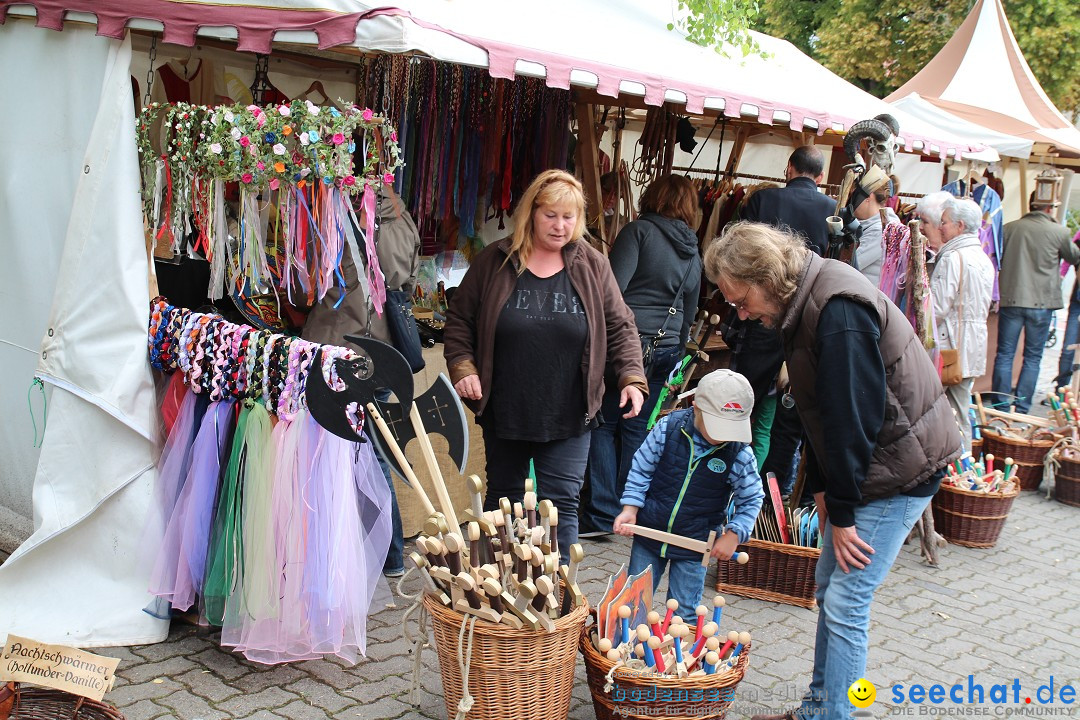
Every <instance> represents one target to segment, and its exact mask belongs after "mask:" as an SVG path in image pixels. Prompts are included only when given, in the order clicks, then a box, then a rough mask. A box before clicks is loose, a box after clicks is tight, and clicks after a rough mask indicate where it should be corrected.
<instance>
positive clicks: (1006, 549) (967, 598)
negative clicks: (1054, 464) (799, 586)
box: [100, 492, 1080, 720]
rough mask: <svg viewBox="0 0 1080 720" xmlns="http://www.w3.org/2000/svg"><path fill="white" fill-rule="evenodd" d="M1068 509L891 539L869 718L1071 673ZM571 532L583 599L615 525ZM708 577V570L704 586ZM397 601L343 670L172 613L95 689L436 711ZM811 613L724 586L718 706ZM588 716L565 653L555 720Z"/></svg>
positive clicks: (741, 704) (1074, 631) (1075, 577)
mask: <svg viewBox="0 0 1080 720" xmlns="http://www.w3.org/2000/svg"><path fill="white" fill-rule="evenodd" d="M1078 521H1080V509H1077V508H1073V507H1068V506H1065V505H1062V504H1060V503H1057V502H1054V501H1049V500H1046V499H1045V497H1044V496H1043V494H1042V493H1034V492H1024V493H1023V494H1022V495H1021V496H1020V497H1019V498H1017V500H1016V502H1015V504H1014V506H1013V509H1012V512H1011V514H1010V515H1009V519H1008V522H1007V524H1006V527H1005V530H1004V532H1003V533H1002V538H1001V541H1000V542H999V544H998V547H997V548H995V549H990V550H983V549H970V548H964V547H959V546H956V545H950V546H948V547H947V548H944V549H943V550H942V553H941V565H940V567H938V568H930V567H928V566H926V565H924V564H923V563H922V561H921V560H920V558H919V554H918V549H917V547H916V545H915V544H914V543H913V544H910V545H907V546H906V547H905V548H904V549H903V550H902V551H901V556H900V558H899V559H898V561H897V563H896V565H895V567H894V568H893V571H892V573H891V574H890V575H889V578H888V580H887V581H886V583H885V584H884V586H883V587H882V588H881V589H880V591H879V592H878V595H877V600H876V602H875V604H874V608H873V619H872V625H871V630H870V645H871V651H870V658H869V665H868V668H867V673H866V674H867V677H868V679H870V681H871V682H873V683H875V684H876V685H877V687H878V693H879V695H878V696H879V701H878V703H877V704H876V705H875V706H874V709H876V710H877V714H885V711H884V710H883V709H882V706H883V705H887V704H888V701H889V699H890V697H891V694H892V693H891V691H890V690H889V687H890V686H892V685H893V684H896V683H903V684H904V685H905V687H907V686H910V685H911V684H912V683H922V684H923V685H926V686H929V685H932V684H933V683H942V684H945V685H946V686H948V685H951V684H953V683H955V682H966V676H967V675H969V674H972V675H974V676H975V682H977V683H980V684H982V685H983V686H984V687H985V688H986V690H987V692H989V689H990V686H991V685H993V684H994V683H1005V684H1011V683H1012V681H1013V679H1014V678H1016V679H1019V681H1020V683H1021V686H1022V687H1023V688H1024V691H1025V692H1027V693H1028V694H1033V693H1034V692H1035V690H1036V688H1037V686H1039V685H1041V684H1045V683H1048V682H1049V681H1050V676H1051V675H1053V676H1054V679H1055V683H1056V686H1057V687H1058V688H1060V686H1061V685H1063V684H1065V683H1071V684H1072V685H1073V686H1074V687H1075V686H1077V685H1080V682H1078V681H1080V610H1078V609H1077V606H1076V597H1075V593H1076V591H1077V589H1078V586H1080V582H1078V581H1080V560H1078V558H1077V549H1078V546H1080V543H1078V541H1077V527H1078V525H1080V522H1078ZM583 544H584V545H585V548H586V552H587V554H588V556H587V558H586V560H585V563H584V564H583V565H582V568H581V572H580V579H581V580H582V581H583V589H584V590H585V592H586V595H587V597H589V598H590V599H591V600H592V601H594V602H595V601H596V600H598V599H599V595H600V593H601V592H602V591H603V586H604V584H605V583H606V581H607V578H608V576H609V575H610V574H611V573H613V572H615V571H617V570H618V568H619V566H620V565H621V564H622V563H624V562H626V561H627V559H628V555H629V544H628V542H627V541H626V540H625V539H623V538H615V537H610V538H603V539H599V540H596V541H588V540H586V541H583ZM713 572H715V571H713ZM713 582H714V576H713V574H712V572H711V573H710V578H709V585H708V587H711V586H712V583H713ZM663 589H664V588H663V586H662V587H661V592H663ZM657 604H659V601H658V602H657ZM407 605H408V603H407V602H406V601H404V600H399V601H398V604H397V607H395V608H389V609H385V610H382V611H381V612H379V613H378V614H376V615H374V616H373V617H371V618H370V621H369V625H368V630H369V632H368V637H369V645H368V657H367V658H366V659H363V660H361V662H359V663H358V664H356V665H355V666H348V665H347V664H346V663H343V662H340V661H337V660H318V661H309V662H301V663H295V664H290V665H282V666H276V667H265V666H259V665H256V664H254V663H251V662H248V661H246V660H244V659H243V658H242V657H240V656H238V655H235V654H233V653H229V652H226V651H224V650H222V649H221V648H220V647H219V646H218V645H217V643H216V642H215V638H214V637H213V636H208V635H207V634H206V632H205V631H202V630H199V629H197V628H195V627H192V626H190V625H186V624H182V623H180V622H174V624H173V627H172V632H171V633H170V635H169V638H168V640H167V641H166V642H163V643H159V644H156V645H148V646H142V647H131V648H111V649H105V650H101V651H100V652H102V653H103V654H107V655H111V656H113V657H118V658H120V659H121V661H122V662H121V664H120V667H119V671H118V674H119V680H118V682H117V685H116V687H115V688H114V690H113V691H112V692H110V693H109V694H108V695H107V696H106V699H107V700H109V701H111V702H112V703H114V704H115V705H117V706H118V707H120V708H121V710H122V711H123V713H124V715H125V716H126V717H127V718H128V719H129V720H149V719H150V718H159V717H176V718H183V719H184V720H218V719H221V718H237V719H240V718H251V719H252V720H274V719H276V718H289V719H292V720H309V719H310V720H315V719H316V718H340V719H342V720H345V719H348V720H355V719H358V718H387V719H389V718H445V717H446V709H445V706H444V703H443V699H442V696H441V689H442V684H441V681H440V679H439V666H438V659H437V657H436V654H435V650H434V648H433V647H430V646H429V647H428V648H426V649H425V650H423V652H422V653H421V658H420V662H421V665H420V677H421V682H420V687H419V689H418V690H417V701H418V704H417V705H415V706H414V705H413V704H411V703H410V701H409V693H410V689H411V688H412V672H413V665H414V662H413V656H412V655H411V654H410V649H409V646H408V645H407V643H405V642H404V641H403V640H402V618H403V616H404V614H405V610H406V608H407ZM816 617H817V613H816V610H807V609H803V608H798V607H793V606H788V605H779V604H774V603H768V602H762V601H758V600H751V599H747V598H740V597H736V596H732V595H729V596H728V606H727V608H726V609H725V612H724V623H723V624H724V627H725V629H728V630H730V629H740V630H749V631H751V632H752V633H753V636H754V644H753V653H752V655H751V661H750V668H749V670H748V672H747V675H746V677H745V679H744V680H743V682H742V683H741V684H740V686H739V688H738V697H737V699H736V705H735V708H734V712H732V713H731V714H730V715H729V717H745V716H747V715H749V714H750V713H751V712H754V711H758V710H760V709H762V708H764V709H770V710H771V709H778V708H782V707H784V706H785V705H786V704H790V700H791V699H792V698H794V697H797V695H798V694H800V693H801V692H802V691H803V690H804V689H805V686H806V683H807V682H808V681H809V674H810V669H811V662H812V656H813V639H814V627H815V623H816ZM965 687H966V686H965ZM1010 692H1011V691H1010ZM1023 697H1024V696H1023V695H1021V703H1023ZM1013 707H1014V708H1015V709H1017V710H1019V711H1020V712H1026V711H1025V709H1024V708H1023V707H1021V706H1013ZM1059 707H1062V706H1060V705H1059ZM1075 708H1076V706H1075V705H1074V706H1072V709H1070V710H1069V711H1068V712H1073V713H1075ZM923 709H926V707H925V706H924V707H923ZM990 712H991V714H993V712H994V711H993V710H991V711H990ZM916 714H918V712H917V711H916ZM593 717H594V713H593V708H592V703H591V699H590V696H589V689H588V685H587V684H586V682H585V671H584V667H583V665H582V662H581V660H580V658H578V659H577V682H576V684H575V687H574V692H573V699H572V701H571V705H570V718H574V719H575V720H584V719H586V718H590V719H591V718H593ZM508 720H510V719H508Z"/></svg>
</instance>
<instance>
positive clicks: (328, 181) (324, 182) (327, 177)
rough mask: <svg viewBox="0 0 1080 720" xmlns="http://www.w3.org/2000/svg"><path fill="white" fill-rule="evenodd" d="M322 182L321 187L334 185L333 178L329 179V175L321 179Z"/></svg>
mask: <svg viewBox="0 0 1080 720" xmlns="http://www.w3.org/2000/svg"><path fill="white" fill-rule="evenodd" d="M322 181H323V185H333V184H334V178H332V177H330V176H329V175H326V176H325V177H323V179H322Z"/></svg>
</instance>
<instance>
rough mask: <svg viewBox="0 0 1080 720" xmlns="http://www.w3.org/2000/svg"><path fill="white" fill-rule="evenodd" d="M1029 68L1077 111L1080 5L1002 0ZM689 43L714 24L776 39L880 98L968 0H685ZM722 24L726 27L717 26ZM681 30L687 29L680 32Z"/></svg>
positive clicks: (912, 69)
mask: <svg viewBox="0 0 1080 720" xmlns="http://www.w3.org/2000/svg"><path fill="white" fill-rule="evenodd" d="M1003 4H1004V7H1005V14H1006V16H1007V17H1008V18H1009V24H1010V25H1011V27H1012V30H1013V34H1014V35H1015V36H1016V40H1017V43H1018V44H1019V45H1020V49H1021V51H1022V52H1023V53H1024V56H1025V57H1026V58H1027V62H1028V64H1029V65H1030V66H1031V70H1032V72H1033V73H1034V74H1035V77H1036V78H1037V79H1038V80H1039V83H1040V84H1041V85H1042V86H1043V89H1044V90H1046V94H1047V95H1048V96H1049V97H1050V100H1051V101H1052V102H1053V103H1054V104H1055V105H1057V107H1058V109H1060V110H1061V111H1062V112H1063V113H1065V114H1066V115H1067V116H1068V115H1073V114H1075V113H1077V112H1080V42H1077V38H1080V3H1078V2H1076V0H1003ZM679 5H680V7H686V8H687V9H688V10H689V12H690V17H689V19H688V21H687V23H688V26H691V27H690V29H692V37H693V38H694V39H695V41H696V42H700V43H702V44H706V43H707V42H708V38H710V37H713V36H715V37H717V38H719V37H721V33H720V32H718V29H719V28H720V27H725V28H727V31H729V32H735V33H736V36H737V33H739V32H742V33H743V34H745V28H746V27H750V28H752V29H755V30H760V31H762V32H766V33H768V34H770V35H774V36H776V37H780V38H784V39H786V40H788V41H790V42H791V43H792V44H794V45H795V46H796V47H798V48H799V49H800V50H802V51H803V52H805V53H807V54H808V55H810V56H811V57H813V58H814V59H815V60H817V61H818V62H820V63H821V64H823V65H825V66H826V67H827V68H829V69H830V70H832V71H833V72H835V73H836V74H838V75H840V76H841V77H843V78H845V79H846V80H848V81H850V82H852V83H855V84H856V85H858V86H860V87H862V88H863V89H865V90H867V91H868V92H871V93H873V94H875V95H878V96H881V97H884V96H885V95H887V94H889V93H890V92H892V91H893V90H896V89H897V88H899V87H900V86H901V85H903V84H904V83H905V82H907V81H908V80H909V79H911V77H912V76H913V75H915V73H917V72H918V71H919V70H920V69H921V68H922V67H923V66H924V65H925V64H926V63H927V62H929V61H930V59H931V58H933V57H934V55H936V54H937V52H938V51H939V50H940V49H941V48H942V47H943V46H944V45H945V43H946V42H948V40H949V38H950V37H952V35H953V33H954V32H955V31H956V29H957V28H958V27H960V23H962V22H963V21H964V18H965V17H967V14H968V12H969V11H970V10H971V8H972V6H973V5H974V0H893V2H883V1H882V0H759V1H757V0H756V1H755V2H753V3H746V2H742V0H685V1H684V2H680V3H679ZM727 22H730V23H731V25H730V27H728V26H727V25H724V23H727ZM688 34H689V30H688Z"/></svg>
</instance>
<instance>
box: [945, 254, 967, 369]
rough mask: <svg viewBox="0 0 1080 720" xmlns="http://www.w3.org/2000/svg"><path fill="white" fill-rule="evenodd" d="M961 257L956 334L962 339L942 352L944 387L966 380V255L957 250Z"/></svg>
mask: <svg viewBox="0 0 1080 720" xmlns="http://www.w3.org/2000/svg"><path fill="white" fill-rule="evenodd" d="M956 254H957V255H959V256H960V290H959V296H960V308H959V310H958V312H957V316H956V333H957V335H959V336H960V337H959V338H958V340H957V343H956V345H957V346H956V347H955V348H953V349H949V350H942V351H941V384H942V385H943V386H944V387H951V386H953V385H959V384H960V383H961V382H963V380H964V373H963V368H962V366H961V362H962V360H961V358H962V357H963V355H964V254H963V253H962V252H961V251H959V250H957V251H956Z"/></svg>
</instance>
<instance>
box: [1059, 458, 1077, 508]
mask: <svg viewBox="0 0 1080 720" xmlns="http://www.w3.org/2000/svg"><path fill="white" fill-rule="evenodd" d="M1058 462H1059V463H1060V466H1059V467H1058V470H1057V472H1055V473H1054V499H1055V500H1057V501H1058V502H1059V503H1064V504H1066V505H1072V506H1073V507H1080V454H1074V451H1065V452H1062V453H1061V454H1059V455H1058Z"/></svg>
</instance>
